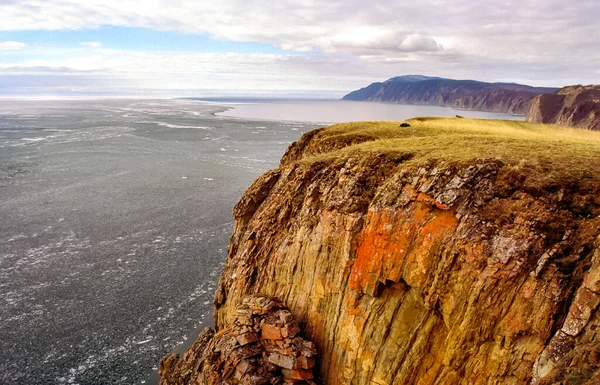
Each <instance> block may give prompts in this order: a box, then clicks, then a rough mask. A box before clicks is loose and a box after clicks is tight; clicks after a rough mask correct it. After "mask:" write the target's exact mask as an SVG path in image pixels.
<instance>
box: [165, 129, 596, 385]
mask: <svg viewBox="0 0 600 385" xmlns="http://www.w3.org/2000/svg"><path fill="white" fill-rule="evenodd" d="M398 129H399V130H402V128H399V127H398ZM369 140H370V137H369V136H368V133H365V134H361V133H359V134H358V135H353V136H347V135H337V136H335V137H331V136H328V135H327V130H322V129H321V130H315V131H312V132H310V133H307V134H305V135H304V136H303V137H302V139H301V140H300V141H299V142H297V143H295V144H293V145H292V146H291V147H290V148H289V149H288V151H287V152H286V154H285V155H284V157H283V159H282V161H281V164H280V167H279V168H278V169H277V170H272V171H269V172H267V173H265V174H264V175H263V176H261V177H260V178H259V179H258V180H257V181H256V182H255V183H254V184H253V185H252V186H251V187H250V188H249V189H248V190H247V192H246V193H245V195H244V196H243V197H242V198H241V199H240V201H239V202H238V204H237V205H236V206H235V209H234V217H235V220H236V225H235V229H234V232H233V234H232V237H231V244H230V248H229V254H228V260H227V263H226V266H225V268H224V272H223V274H222V277H221V280H220V283H219V287H218V290H217V293H216V295H215V324H216V327H217V331H218V333H217V334H216V335H214V332H212V331H206V332H204V333H203V334H202V335H201V336H200V338H199V339H198V341H197V342H196V344H195V345H194V346H193V347H192V348H190V349H189V350H188V351H187V352H186V354H185V356H184V357H183V359H179V358H176V356H169V357H167V358H165V360H163V362H162V364H161V373H162V376H163V382H162V385H172V384H206V383H211V384H212V383H218V381H219V379H222V378H223V376H224V374H223V373H225V372H227V371H226V370H225V368H232V367H235V368H237V365H238V364H237V363H236V362H237V361H235V362H233V363H236V365H233V363H232V361H231V360H232V359H231V358H229V357H230V355H229V353H227V352H228V351H229V350H227V349H228V348H225V345H226V344H225V345H224V342H221V341H225V340H226V339H227V338H228V339H229V340H230V341H233V340H232V338H233V337H235V341H234V342H232V345H231V346H235V348H234V350H235V349H241V348H240V346H241V347H245V346H257V347H258V346H259V345H260V346H261V349H263V350H262V351H261V352H265V351H268V352H269V354H266V355H263V353H260V354H259V353H257V356H256V357H263V359H262V361H261V363H260V364H258V363H255V364H253V365H250V366H252V368H258V369H254V370H255V372H253V373H258V374H259V375H260V376H263V377H264V373H265V372H264V371H265V368H268V367H269V366H268V365H267V362H270V363H271V364H273V365H278V367H279V369H277V370H280V372H281V375H282V376H286V377H287V381H293V380H301V379H303V378H305V377H304V376H305V375H308V376H311V375H312V374H309V373H308V372H299V373H298V372H293V371H294V370H297V368H299V367H300V368H310V367H312V365H315V366H314V370H315V373H314V374H315V376H316V377H319V378H322V379H323V381H324V383H325V384H329V385H345V384H359V385H362V384H379V385H384V384H403V385H413V384H414V385H441V384H444V385H450V384H452V385H454V384H469V385H478V384H503V385H506V384H508V385H525V384H540V385H541V384H543V385H550V384H552V385H558V384H588V385H591V384H598V383H600V382H599V380H600V370H599V365H600V328H599V326H600V311H599V310H598V309H599V306H600V305H599V304H600V181H599V180H597V179H594V177H582V178H579V179H575V178H570V177H568V176H566V177H565V176H563V177H562V178H563V179H561V180H557V179H553V178H558V176H556V175H554V174H552V173H544V172H540V170H539V169H533V168H528V167H525V166H523V167H518V166H515V165H513V166H509V165H505V164H503V163H501V162H500V161H497V160H491V159H480V160H477V161H472V162H471V161H470V162H468V163H467V164H465V163H462V164H454V163H444V162H440V161H427V162H425V163H422V164H421V163H415V162H414V159H412V160H411V159H410V157H407V156H406V154H404V155H393V154H394V153H393V152H389V153H387V154H381V153H374V152H368V151H360V152H359V151H355V152H352V151H348V152H345V151H341V152H337V153H336V156H327V155H326V153H329V152H331V151H336V150H338V149H341V148H344V147H345V146H349V145H353V144H356V143H360V142H366V141H369ZM257 293H263V294H264V295H268V296H273V297H277V298H279V299H280V300H281V301H282V303H285V304H286V306H288V307H289V309H290V311H291V312H292V313H293V314H294V315H295V316H296V317H297V320H298V322H299V324H300V325H304V334H303V335H304V336H306V338H308V339H310V340H311V341H314V342H315V344H316V348H317V350H318V352H319V355H318V356H317V357H318V359H317V360H316V362H315V361H313V360H312V356H310V355H303V354H300V355H298V354H297V351H295V352H294V354H288V353H289V352H283V353H282V352H277V351H273V350H269V349H271V348H273V349H274V346H275V345H273V344H272V342H273V341H275V343H277V341H281V340H280V338H284V339H285V338H288V336H289V335H293V334H294V333H296V332H297V331H296V328H295V327H293V326H292V327H291V329H292V330H289V329H290V327H288V326H287V325H290V320H289V319H288V317H291V316H290V315H286V316H281V315H279V318H278V319H279V320H280V321H281V322H283V326H285V327H282V325H280V324H277V323H272V322H271V321H269V320H273V319H274V318H271V316H272V314H269V315H267V316H266V317H265V316H264V315H260V314H259V315H258V317H259V318H258V324H257V323H256V321H255V320H256V318H253V319H254V320H253V321H252V322H251V324H252V325H253V329H252V330H246V329H243V331H244V332H243V333H242V332H241V331H242V329H241V325H250V321H243V322H242V321H240V313H239V309H238V305H239V304H240V303H241V302H242V301H243V299H244V298H246V296H247V295H252V294H257ZM261 298H262V297H261ZM277 306H281V305H277ZM286 314H287V313H286ZM253 317H256V315H254V313H253ZM275 318H277V317H275ZM231 325H234V327H233V329H232V326H231ZM256 325H261V327H260V328H256ZM263 325H264V326H263ZM294 325H295V324H294ZM232 330H235V332H232ZM254 333H256V334H254ZM257 334H258V335H259V337H258V338H259V339H260V338H261V337H260V336H262V339H260V340H259V341H260V342H257V341H256V339H257ZM265 336H267V337H268V338H269V339H270V340H269V341H271V342H269V343H265V338H264V337H265ZM215 341H218V342H215ZM211 344H212V345H211ZM207 346H212V347H211V348H207ZM216 346H221V347H219V348H216ZM229 349H231V348H229ZM205 352H218V354H216V355H206V354H205ZM271 353H278V354H280V355H275V354H273V355H271ZM233 357H237V356H236V355H234V356H233ZM248 357H249V356H248ZM264 357H269V359H268V360H266V359H265V358H264ZM302 357H306V360H305V359H304V358H302ZM246 358H247V357H245V358H244V359H246ZM301 358H302V360H301ZM236 359H237V358H236ZM294 359H295V361H294ZM228 360H229V361H228ZM259 361H260V360H259ZM228 362H229V363H228ZM247 367H248V366H247V365H246V364H244V365H243V366H242V367H241V369H240V370H241V371H242V372H244V373H246V372H245V370H246V368H247ZM290 367H291V368H290ZM267 371H268V370H267ZM211 373H216V374H215V376H216V377H210V376H211V375H212V374H211ZM185 376H188V377H186V378H184V377H185ZM206 376H209V377H210V379H209V377H206ZM231 378H234V379H236V377H231ZM272 378H279V377H277V376H275V377H272ZM236 380H237V379H236ZM177 381H180V382H177ZM203 381H204V382H203ZM207 381H217V382H207ZM249 381H250V380H249ZM250 383H252V382H250Z"/></svg>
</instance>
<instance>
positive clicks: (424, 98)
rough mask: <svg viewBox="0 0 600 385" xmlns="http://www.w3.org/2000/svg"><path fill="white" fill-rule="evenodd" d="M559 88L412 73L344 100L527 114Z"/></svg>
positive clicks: (348, 96)
mask: <svg viewBox="0 0 600 385" xmlns="http://www.w3.org/2000/svg"><path fill="white" fill-rule="evenodd" d="M556 90H557V89H556V88H542V87H531V86H527V85H522V84H515V83H486V82H479V81H474V80H454V79H444V78H436V77H427V76H420V75H409V76H398V77H395V78H391V79H388V80H386V81H385V82H378V83H372V84H370V85H369V86H367V87H365V88H361V89H360V90H356V91H353V92H351V93H349V94H348V95H346V96H344V97H343V100H355V101H369V102H386V103H400V104H423V105H430V106H441V107H450V108H456V109H465V110H477V111H488V112H503V113H509V114H514V115H525V114H527V111H529V108H530V105H531V100H532V99H533V98H534V97H535V96H537V95H539V94H542V93H548V92H555V91H556Z"/></svg>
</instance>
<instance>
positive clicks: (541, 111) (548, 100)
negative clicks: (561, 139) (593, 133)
mask: <svg viewBox="0 0 600 385" xmlns="http://www.w3.org/2000/svg"><path fill="white" fill-rule="evenodd" d="M527 121H528V122H533V123H551V124H560V125H563V126H571V127H579V128H587V129H590V130H600V85H595V86H569V87H565V88H561V89H560V90H559V91H558V92H556V93H553V94H543V95H539V96H537V97H536V98H535V99H533V101H532V104H531V108H530V110H529V113H528V114H527Z"/></svg>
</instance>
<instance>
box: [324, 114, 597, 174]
mask: <svg viewBox="0 0 600 385" xmlns="http://www.w3.org/2000/svg"><path fill="white" fill-rule="evenodd" d="M407 122H408V123H410V125H411V127H407V128H401V127H399V123H397V122H355V123H342V124H337V125H334V126H331V127H329V128H327V129H326V130H325V131H323V135H324V136H325V137H326V138H327V140H338V139H339V140H342V141H347V140H348V139H351V138H352V137H361V138H364V139H367V138H368V139H367V141H364V142H362V143H359V144H355V145H352V146H348V147H345V148H343V149H341V150H338V151H335V152H333V153H330V154H327V155H324V156H326V157H330V156H339V155H341V154H343V153H348V152H352V151H370V152H371V151H372V152H380V153H397V154H403V155H406V154H410V155H412V159H411V160H410V161H409V162H413V163H422V162H426V161H432V160H445V161H452V162H457V163H463V162H469V161H471V160H473V159H477V158H493V159H499V160H501V161H503V162H504V163H505V164H509V165H513V166H515V167H534V168H536V169H539V170H542V171H543V172H545V173H549V174H557V175H556V176H558V175H561V176H571V177H584V176H587V177H594V178H600V132H595V131H588V130H582V129H572V128H567V127H561V126H555V125H543V124H532V123H526V122H522V121H508V120H485V119H457V118H415V119H410V120H408V121H407Z"/></svg>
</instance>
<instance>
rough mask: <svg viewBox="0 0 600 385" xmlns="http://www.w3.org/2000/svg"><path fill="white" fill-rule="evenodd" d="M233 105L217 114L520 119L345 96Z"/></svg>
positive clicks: (340, 119)
mask: <svg viewBox="0 0 600 385" xmlns="http://www.w3.org/2000/svg"><path fill="white" fill-rule="evenodd" d="M225 104H226V105H228V106H230V107H233V108H231V109H227V110H225V111H223V112H221V113H219V114H218V115H220V116H229V117H239V118H246V119H248V118H250V119H264V120H281V121H289V120H292V121H294V120H297V121H312V122H323V123H340V122H353V121H365V120H392V121H402V120H405V119H409V118H414V117H418V116H456V115H460V116H464V117H467V118H483V119H506V120H523V119H524V117H522V116H515V115H509V114H500V113H491V112H481V111H468V110H454V109H451V108H445V107H436V106H421V105H406V104H391V103H370V102H354V101H346V100H332V101H292V100H287V101H286V100H282V101H278V100H275V101H259V100H255V101H252V100H246V101H240V102H237V103H235V102H234V103H229V104H228V103H225Z"/></svg>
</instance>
